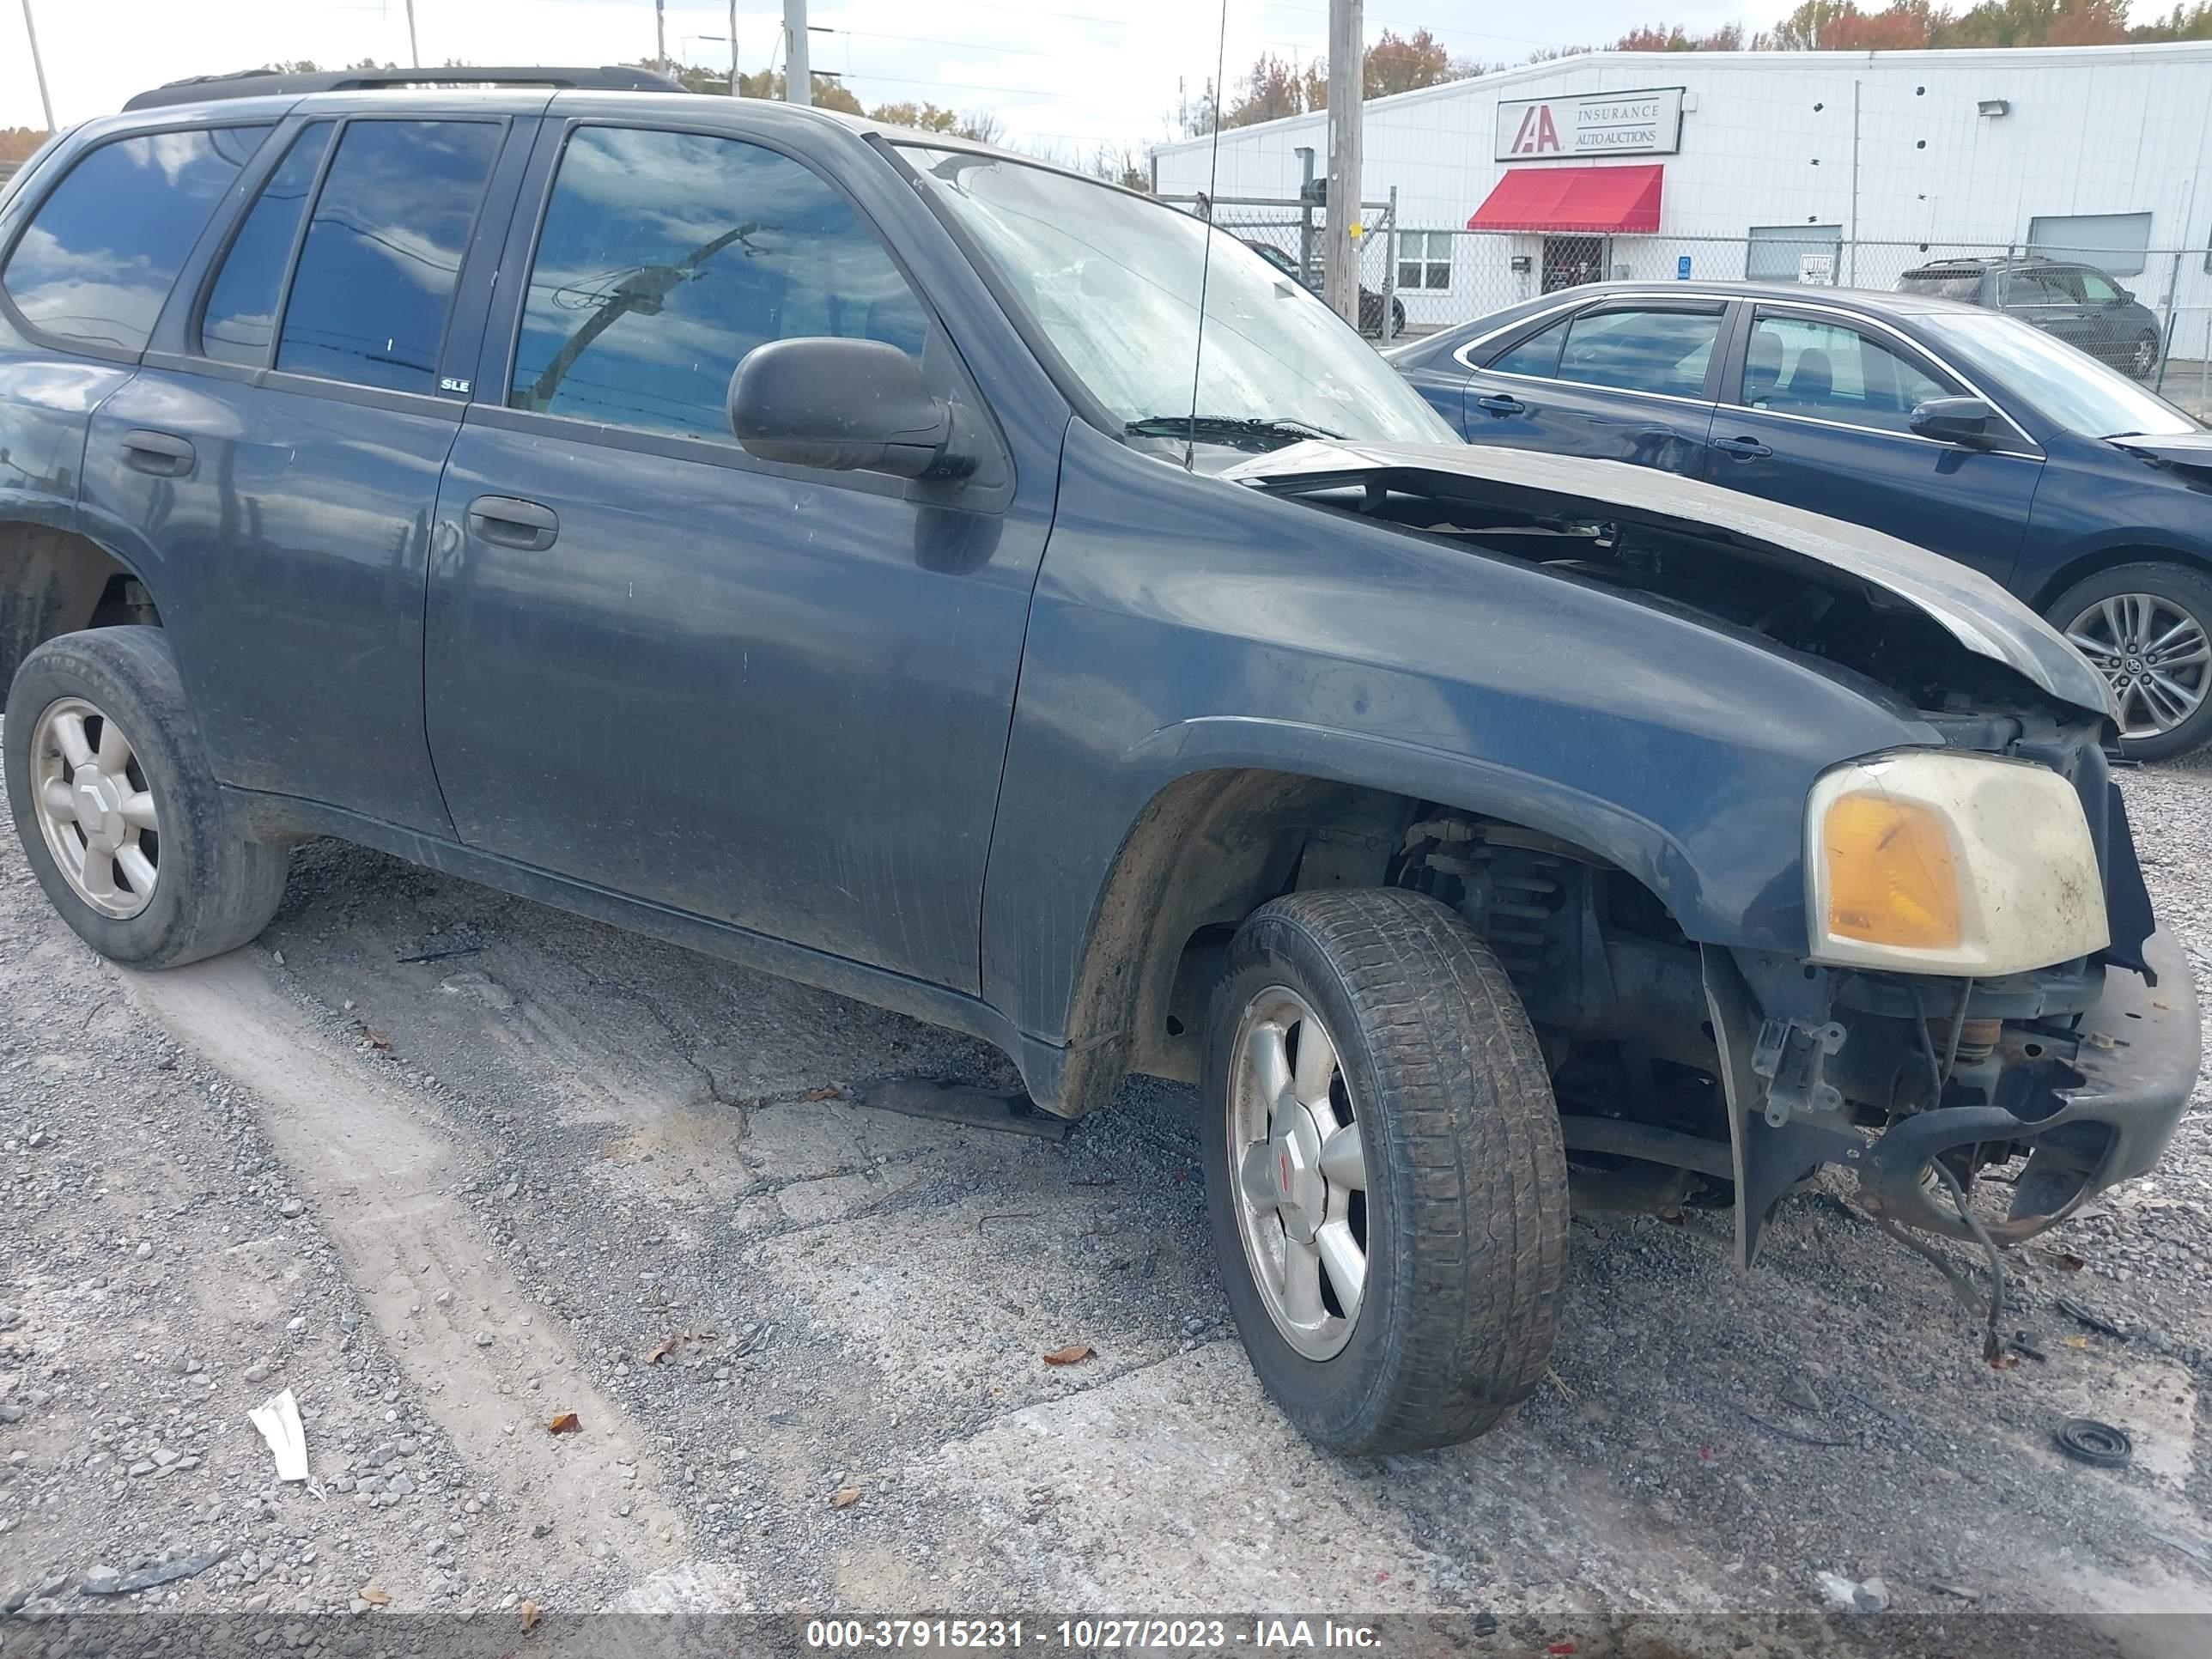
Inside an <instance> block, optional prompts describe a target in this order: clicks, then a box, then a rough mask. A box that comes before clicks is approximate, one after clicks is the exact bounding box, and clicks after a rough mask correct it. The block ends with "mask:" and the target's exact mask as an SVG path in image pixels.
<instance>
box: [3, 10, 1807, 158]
mask: <svg viewBox="0 0 2212 1659" xmlns="http://www.w3.org/2000/svg"><path fill="white" fill-rule="evenodd" d="M21 3H22V0H0V126H11V125H30V126H38V125H43V122H42V120H41V118H40V112H39V94H38V87H37V83H36V82H35V81H34V80H33V76H32V72H31V64H30V53H29V52H28V50H27V40H26V38H25V36H24V33H23V24H22V18H21ZM30 5H31V12H32V15H33V19H34V21H36V23H37V26H38V31H39V44H40V47H41V48H42V50H43V52H44V55H45V58H46V78H47V82H48V83H49V85H50V87H51V88H52V93H53V100H54V115H55V118H56V119H57V120H58V121H60V122H62V123H64V125H66V124H68V123H70V122H72V121H77V120H82V118H85V117H87V116H89V115H97V114H101V113H104V112H107V111H110V110H113V109H115V108H116V107H118V106H119V105H120V104H121V103H122V101H123V100H125V98H127V97H129V96H130V95H131V94H132V93H134V92H137V91H140V90H142V89H143V88H147V87H150V86H155V85H158V84H160V83H161V82H164V81H172V80H175V79H177V78H178V77H179V76H186V75H204V74H213V73H220V72H224V71H228V70H240V69H246V68H251V67H253V66H255V65H258V64H264V63H267V62H270V61H271V60H275V59H294V58H312V59H313V60H314V61H315V62H317V63H319V64H323V65H325V67H336V66H338V65H341V64H346V63H349V62H355V61H357V60H359V59H361V58H365V57H373V58H377V59H379V60H383V59H386V58H390V59H392V60H393V61H394V62H397V63H401V64H404V63H406V62H407V61H408V59H407V19H406V8H405V6H404V3H403V0H30ZM1789 9H1790V0H1743V3H1730V0H1679V3H1678V0H1560V3H1558V4H1554V5H1551V6H1547V7H1542V8H1525V7H1510V8H1509V7H1504V6H1500V5H1498V4H1495V3H1489V4H1477V3H1475V0H1368V3H1367V29H1368V36H1369V39H1370V40H1372V39H1373V38H1374V37H1375V36H1376V34H1378V33H1381V32H1382V31H1383V29H1384V28H1386V27H1388V28H1394V29H1396V30H1397V31H1398V32H1399V33H1401V34H1403V33H1412V31H1413V29H1415V28H1418V27H1422V26H1424V25H1425V26H1426V27H1429V28H1430V29H1431V30H1432V31H1433V32H1434V33H1436V34H1437V38H1438V39H1440V40H1443V42H1444V44H1445V45H1446V46H1447V47H1448V48H1449V50H1450V51H1451V52H1452V53H1453V54H1454V55H1455V56H1456V57H1464V58H1478V59H1481V60H1483V61H1485V62H1498V61H1501V60H1504V61H1516V62H1517V61H1518V60H1520V59H1521V58H1525V57H1527V56H1528V53H1529V52H1533V51H1534V50H1535V49H1536V48H1537V47H1539V46H1558V45H1570V44H1572V45H1584V44H1589V43H1592V42H1595V41H1601V40H1609V39H1612V38H1614V37H1616V36H1618V35H1619V34H1620V33H1621V32H1622V31H1623V30H1624V29H1626V28H1628V27H1632V26H1634V25H1636V24H1638V23H1640V22H1645V21H1651V20H1653V19H1655V18H1658V17H1661V16H1664V17H1666V18H1667V19H1668V21H1679V22H1681V23H1683V24H1685V25H1686V26H1696V27H1708V26H1711V25H1712V24H1717V23H1721V22H1726V21H1730V20H1732V19H1741V20H1742V21H1745V22H1747V23H1748V24H1750V25H1752V26H1753V27H1756V26H1758V25H1759V24H1762V23H1765V22H1768V21H1771V20H1772V19H1773V18H1775V17H1777V16H1779V15H1783V14H1784V13H1785V12H1787V11H1788V10H1789ZM728 15H729V13H728V9H727V7H726V5H722V4H717V3H714V0H668V7H667V30H668V51H669V55H670V56H671V57H672V58H678V59H680V60H683V61H685V62H690V63H696V64H713V65H715V66H717V67H720V66H721V65H722V64H726V61H727V58H728V52H729V48H728V46H726V44H725V41H726V35H727V32H728ZM1220 16H1221V14H1220V11H1219V9H1218V7H1217V6H1216V5H1215V4H1213V3H1210V0H1036V3H1034V4H1024V3H1020V0H935V3H933V4H930V5H927V6H921V5H916V4H914V3H912V0H846V3H831V0H815V4H814V5H813V7H812V16H811V21H812V22H813V23H814V25H815V26H816V27H817V28H818V27H829V28H830V29H832V30H834V31H835V33H828V34H823V33H817V34H816V35H815V36H814V37H813V39H814V46H813V52H814V67H815V68H816V69H817V70H837V71H839V72H841V73H842V75H843V76H845V78H846V80H847V82H848V84H849V85H850V86H851V87H852V88H853V89H854V93H855V94H857V95H858V96H859V97H860V100H861V101H862V102H863V103H864V104H866V105H869V106H873V105H876V104H879V103H888V102H890V101H893V100H906V99H915V100H920V99H929V100H933V101H935V102H937V103H939V104H944V105H950V106H955V107H957V108H960V109H963V110H966V109H973V108H988V109H993V110H996V111H997V112H999V114H1000V117H1001V118H1004V120H1005V121H1006V125H1007V127H1008V129H1009V131H1011V132H1012V134H1013V135H1014V136H1015V137H1017V138H1018V139H1019V140H1021V141H1022V142H1024V143H1028V144H1030V145H1032V146H1036V145H1058V146H1060V147H1063V148H1067V149H1075V148H1081V149H1089V148H1091V146H1093V145H1095V144H1097V143H1100V142H1102V141H1103V142H1107V143H1133V144H1142V143H1148V142H1152V141H1156V140H1158V139H1159V138H1161V137H1165V136H1168V134H1167V127H1166V118H1167V116H1168V114H1169V112H1170V111H1172V110H1173V108H1174V107H1175V104H1176V91H1177V83H1178V82H1187V83H1188V86H1189V87H1190V88H1191V90H1192V91H1193V92H1195V91H1196V89H1197V88H1198V87H1199V85H1200V83H1201V82H1204V81H1205V79H1206V77H1207V76H1210V75H1211V74H1212V72H1213V65H1214V57H1215V37H1216V31H1217V30H1218V27H1219V26H1220ZM781 18H782V7H781V0H738V65H739V67H740V68H742V69H744V70H746V71H747V72H748V73H750V72H751V71H752V70H757V69H760V68H762V67H763V66H764V65H765V64H767V63H768V61H769V54H770V52H772V51H774V50H775V46H776V40H777V37H778V36H779V34H780V33H781ZM415 21H416V32H417V35H418V37H419V40H420V42H421V51H422V62H423V63H425V64H441V63H443V62H444V61H445V60H446V59H447V58H465V59H467V60H469V61H470V62H471V63H477V64H500V63H507V64H514V63H540V64H607V63H617V62H620V61H622V60H623V59H635V58H646V57H649V56H651V54H652V52H653V0H416V3H415ZM700 37H712V38H705V39H702V38H700ZM1327 42H1328V0H1230V4H1229V43H1228V64H1229V75H1230V78H1231V81H1232V82H1233V81H1234V80H1235V78H1236V76H1237V75H1238V73H1239V72H1240V66H1244V65H1249V64H1250V63H1251V61H1252V59H1253V58H1255V56H1257V55H1258V54H1259V53H1260V52H1262V51H1273V52H1278V53H1280V54H1281V55H1283V56H1285V57H1290V56H1291V55H1292V54H1296V55H1297V57H1298V58H1301V59H1304V58H1313V57H1316V56H1317V55H1320V54H1321V53H1322V52H1323V51H1324V49H1325V47H1326V45H1327ZM778 61H779V62H780V61H781V60H780V58H779V60H778Z"/></svg>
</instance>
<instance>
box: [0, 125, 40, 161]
mask: <svg viewBox="0 0 2212 1659" xmlns="http://www.w3.org/2000/svg"><path fill="white" fill-rule="evenodd" d="M43 143H46V129H45V128H44V127H0V164H5V163H7V162H9V161H29V160H30V159H31V152H32V151H33V150H34V149H38V147H39V146H40V144H43Z"/></svg>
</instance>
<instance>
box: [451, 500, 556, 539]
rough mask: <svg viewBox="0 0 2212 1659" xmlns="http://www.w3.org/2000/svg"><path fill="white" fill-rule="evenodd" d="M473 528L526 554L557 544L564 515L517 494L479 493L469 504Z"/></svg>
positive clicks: (482, 535)
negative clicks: (556, 539)
mask: <svg viewBox="0 0 2212 1659" xmlns="http://www.w3.org/2000/svg"><path fill="white" fill-rule="evenodd" d="M469 528H470V529H471V530H473V531H474V532H476V533H477V535H478V536H480V537H481V538H483V539H484V540H485V541H488V542H495V543H497V544H499V545H500V546H501V547H519V548H520V549H522V550H524V551H525V552H526V553H537V552H541V551H543V550H544V549H546V548H549V547H550V546H552V545H553V542H554V538H556V537H557V536H559V535H560V533H561V520H560V516H559V515H558V514H557V513H555V512H554V511H553V509H552V508H551V507H540V506H539V505H538V503H537V502H536V501H523V500H521V499H520V498H519V497H517V496H513V495H479V496H477V498H476V500H474V501H471V502H470V503H469Z"/></svg>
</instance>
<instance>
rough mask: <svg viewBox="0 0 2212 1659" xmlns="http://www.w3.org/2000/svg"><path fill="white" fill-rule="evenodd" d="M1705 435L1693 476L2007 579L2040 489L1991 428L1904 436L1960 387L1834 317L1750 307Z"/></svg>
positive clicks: (2026, 459)
mask: <svg viewBox="0 0 2212 1659" xmlns="http://www.w3.org/2000/svg"><path fill="white" fill-rule="evenodd" d="M1728 384H1729V390H1728V394H1727V395H1726V396H1725V397H1724V398H1723V400H1722V403H1721V407H1720V409H1719V411H1718V412H1717V414H1716V415H1715V416H1714V419H1713V425H1712V445H1711V451H1710V453H1709V455H1708V458H1707V460H1706V475H1705V476H1706V477H1709V478H1710V479H1711V481H1712V482H1713V483H1717V484H1721V485H1723V486H1725V487H1726V488H1728V489H1740V490H1743V491H1745V492H1746V493H1747V494H1750V495H1763V496H1765V497H1766V498H1767V499H1768V500H1770V501H1785V502H1787V503H1788V504H1789V505H1790V506H1792V507H1805V508H1808V510H1810V511H1812V512H1814V513H1826V514H1827V515H1828V516H1829V517H1831V518H1836V519H1843V520H1848V521H1850V522H1851V523H1853V524H1863V525H1865V526H1869V528H1871V529H1875V530H1880V531H1883V532H1887V533H1888V534H1889V535H1892V536H1895V537H1897V538H1899V539H1900V540H1903V541H1907V542H1911V543H1913V544H1916V545H1917V546H1921V547H1925V548H1928V549H1929V550H1932V551H1935V552H1937V553H1941V554H1942V555H1944V556H1946V557H1948V558H1954V559H1958V560H1960V561H1961V562H1964V563H1966V564H1970V565H1972V566H1974V567H1975V568H1977V569H1979V570H1981V571H1983V572H1984V573H1985V574H1988V575H1990V576H1993V577H1995V578H1996V580H1998V581H2001V582H2002V581H2005V580H2008V579H2009V578H2010V576H2011V574H2012V569H2013V566H2014V564H2015V562H2016V561H2017V560H2018V558H2019V556H2020V548H2021V539H2022V538H2023V537H2024V536H2025V534H2026V532H2027V518H2028V510H2029V507H2031V506H2032V504H2033V501H2034V499H2035V487H2036V484H2037V483H2038V482H2039V480H2040V478H2041V477H2042V471H2043V463H2042V459H2041V455H2040V452H2039V451H2038V450H2036V448H2035V447H2034V446H2033V444H2032V443H2030V442H2029V441H2028V440H2027V439H2026V438H2024V437H2022V436H2021V435H2018V434H2017V433H2015V432H2012V431H2011V430H2010V429H2009V428H2002V423H2000V435H1999V437H1998V440H1997V443H1996V447H1993V448H1989V449H1972V448H1968V447H1966V446H1964V445H1960V444H1955V443H1945V442H1940V441H1936V440H1934V439H1929V438H1923V437H1921V436H1920V435H1917V433H1915V432H1913V431H1912V430H1911V426H1910V424H1909V422H1910V417H1911V413H1912V410H1913V409H1914V407H1915V406H1916V405H1917V404H1921V403H1923V402H1925V401H1927V400H1928V399H1929V398H1954V397H1962V396H1967V395H1971V392H1970V388H1968V387H1967V386H1965V385H1963V384H1962V383H1961V382H1960V381H1959V380H1956V379H1955V378H1954V377H1953V376H1952V375H1951V374H1949V372H1948V371H1947V370H1946V369H1944V368H1942V366H1941V365H1940V364H1937V363H1936V362H1934V361H1933V360H1932V359H1930V358H1929V357H1927V356H1925V355H1923V353H1922V352H1920V351H1919V350H1918V349H1917V348H1916V347H1914V346H1913V345H1912V344H1911V343H1910V342H1909V341H1906V340H1905V339H1904V338H1902V337H1899V336H1895V335H1892V334H1889V333H1888V332H1887V331H1884V330H1881V329H1879V328H1877V327H1876V326H1875V325H1871V324H1861V323H1858V322H1856V321H1854V320H1852V319H1847V318H1845V317H1844V316H1842V315H1841V314H1840V313H1823V312H1819V311H1813V310H1800V309H1796V308H1794V307H1788V306H1760V307H1758V309H1757V310H1756V311H1755V312H1754V313H1753V318H1752V326H1751V331H1750V333H1749V336H1748V338H1747V343H1746V345H1745V347H1744V349H1743V351H1742V353H1741V361H1740V362H1736V363H1735V364H1733V365H1731V367H1730V370H1729V383H1728Z"/></svg>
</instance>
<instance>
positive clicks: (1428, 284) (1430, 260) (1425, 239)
mask: <svg viewBox="0 0 2212 1659" xmlns="http://www.w3.org/2000/svg"><path fill="white" fill-rule="evenodd" d="M1452 235H1453V233H1452V232H1450V231H1449V230H1408V231H1401V233H1400V234H1399V236H1398V286H1399V287H1400V288H1426V289H1448V288H1449V287H1450V286H1451V267H1452Z"/></svg>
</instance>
